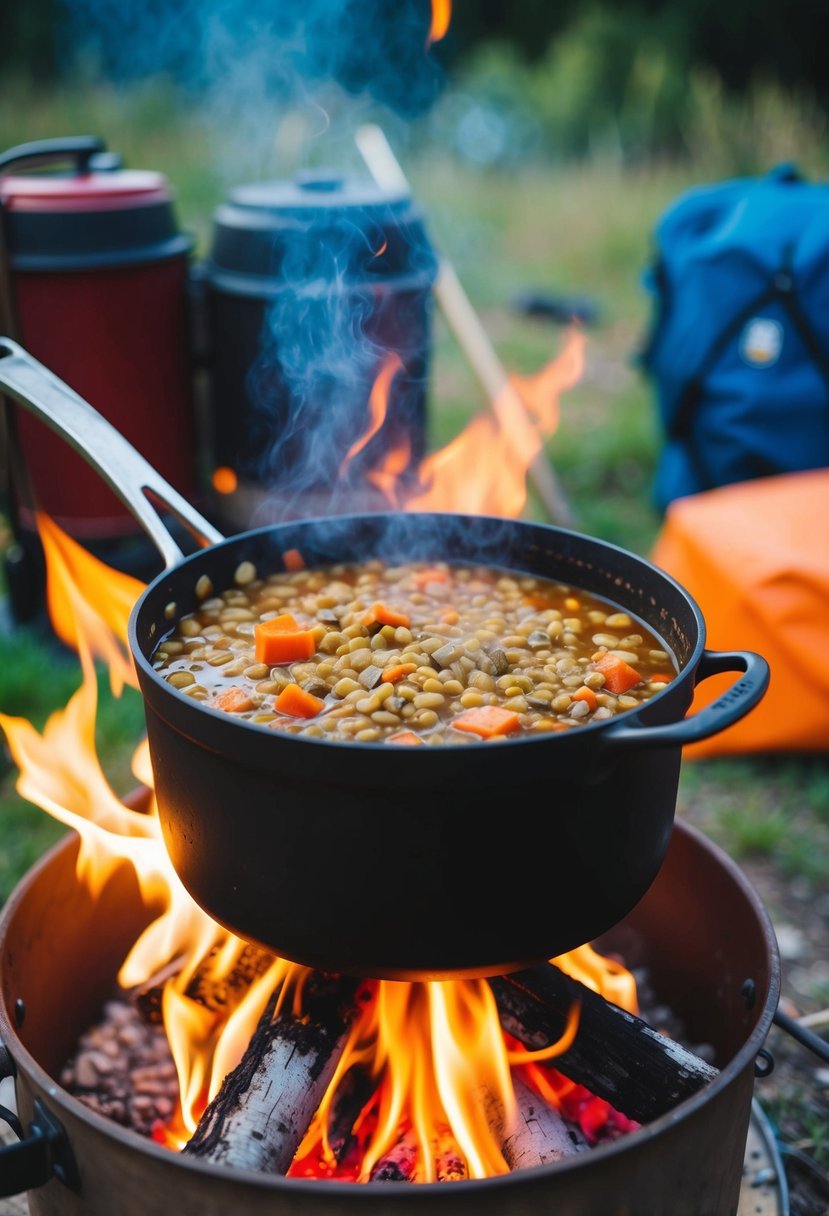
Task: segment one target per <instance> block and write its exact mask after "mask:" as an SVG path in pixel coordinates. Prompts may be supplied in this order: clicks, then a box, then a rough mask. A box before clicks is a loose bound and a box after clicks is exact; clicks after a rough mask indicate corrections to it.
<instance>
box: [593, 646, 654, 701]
mask: <svg viewBox="0 0 829 1216" xmlns="http://www.w3.org/2000/svg"><path fill="white" fill-rule="evenodd" d="M593 666H594V668H595V669H596V671H600V672H601V673H602V675H603V676H604V686H605V688H606V689H607V691H608V692H612V693H622V692H627V691H628V689H629V688H633V686H634V684H638V683H639V681H640V680H641V679H642V677H641V676H640V675H639V672H638V671H637V670H636V669H635V668H634V667H631V665H630V663H626V662H625V660H624V659H620V658H618V657H617V656H616V655H615V654H611V653H610V652H609V651H607V652H605V653H603V654H600V655H599V656H598V658H594V659H593Z"/></svg>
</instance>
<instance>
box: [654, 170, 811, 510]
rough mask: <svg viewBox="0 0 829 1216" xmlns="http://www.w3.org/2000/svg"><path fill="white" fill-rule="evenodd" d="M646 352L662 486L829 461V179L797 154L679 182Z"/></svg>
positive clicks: (670, 492)
mask: <svg viewBox="0 0 829 1216" xmlns="http://www.w3.org/2000/svg"><path fill="white" fill-rule="evenodd" d="M655 241H656V255H655V259H654V261H653V263H652V265H651V267H650V269H649V270H648V272H647V273H646V275H645V285H646V287H647V288H648V290H649V291H650V292H651V293H652V296H653V310H654V311H653V319H652V324H651V328H650V333H649V336H648V340H647V344H646V347H645V349H644V351H643V352H642V353H641V355H640V361H641V364H642V366H643V368H644V370H645V372H646V374H647V375H648V376H650V377H651V378H652V380H653V385H654V389H655V392H656V398H657V405H658V410H659V415H660V419H661V423H662V427H663V429H664V445H663V448H662V451H661V454H660V459H659V464H658V468H657V474H656V482H655V486H654V496H655V498H656V502H657V504H658V506H659V507H660V508H664V507H665V506H667V504H668V503H669V502H671V501H672V500H673V499H674V498H679V497H681V496H683V495H687V494H696V493H698V492H699V491H701V490H707V489H711V488H713V487H714V486H721V485H727V484H729V483H731V482H736V481H747V480H749V479H751V478H755V477H766V476H769V475H772V474H775V473H786V472H795V471H798V470H803V469H815V468H823V467H826V466H827V465H829V185H815V184H812V183H809V182H805V181H803V180H802V179H801V178H800V177H799V175H798V174H797V172H796V171H795V170H794V169H793V168H792V167H791V166H786V165H783V166H780V167H779V168H777V169H775V170H774V171H773V172H772V173H770V174H769V175H768V176H767V177H764V178H759V179H742V180H735V181H729V182H724V183H721V184H718V185H713V186H702V187H698V188H696V189H692V190H690V191H688V192H687V193H685V194H683V195H682V196H681V197H680V198H679V199H678V200H677V201H676V202H674V203H673V204H672V205H671V206H670V207H669V208H668V209H667V210H666V211H665V212H664V213H663V215H662V217H661V219H660V220H659V222H658V224H657V227H656V230H655Z"/></svg>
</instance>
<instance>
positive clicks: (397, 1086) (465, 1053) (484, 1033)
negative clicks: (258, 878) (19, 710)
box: [0, 332, 718, 1184]
mask: <svg viewBox="0 0 829 1216" xmlns="http://www.w3.org/2000/svg"><path fill="white" fill-rule="evenodd" d="M582 358H583V342H582V338H581V335H580V334H578V333H575V332H574V333H572V334H571V335H570V336H569V339H568V341H567V342H566V344H565V347H564V351H563V353H562V355H561V356H560V357H559V359H558V360H556V361H555V362H554V363H553V364H552V365H551V366H550V367H549V368H547V369H545V370H544V372H543V373H541V375H540V376H539V377H537V378H535V380H534V381H533V382H522V383H520V384H516V385H514V386H513V392H515V390H516V389H517V390H518V392H519V393H520V398H521V402H522V410H523V409H527V410H529V411H531V412H532V415H533V417H534V419H535V421H536V424H537V427H538V430H537V431H536V432H535V433H534V438H533V440H532V442H529V441H528V442H526V443H523V444H521V445H519V446H520V459H518V460H517V461H516V462H515V465H514V467H512V466H511V467H510V468H509V469H508V470H506V471H505V470H504V468H503V465H502V464H500V463H499V474H500V475H499V476H498V477H497V478H495V477H492V476H491V475H490V465H489V463H488V462H489V461H490V460H491V458H492V453H495V454H497V458H498V460H499V461H502V460H503V455H502V453H503V443H502V442H500V441H501V440H502V439H503V436H504V434H506V433H507V432H509V431H510V428H513V430H515V429H516V428H515V427H514V423H515V419H514V418H513V417H511V416H510V414H509V408H510V407H509V403H508V402H507V403H506V404H504V406H503V409H501V408H498V409H496V410H494V411H493V413H492V415H491V416H482V417H481V418H479V419H476V420H475V421H474V422H473V424H472V425H471V427H470V428H469V429H468V431H467V432H465V433H464V435H462V436H461V437H459V439H458V440H457V441H455V442H454V443H453V444H450V445H449V447H448V448H446V449H444V450H443V451H442V452H439V453H437V454H436V455H435V456H433V457H430V458H429V459H428V460H427V461H426V462H424V464H423V466H422V467H421V469H420V473H419V479H418V480H419V485H420V487H421V488H420V490H419V491H418V492H417V493H415V494H412V495H410V497H409V499H408V501H404V500H403V491H402V489H401V483H400V482H399V479H398V477H397V473H396V470H398V469H402V468H403V467H405V465H406V463H407V460H408V453H395V452H391V453H388V454H387V456H386V458H385V463H384V465H383V466H382V467H380V468H378V469H376V470H375V471H374V473H373V476H374V478H375V486H376V488H377V489H379V490H380V491H381V492H382V493H383V495H384V496H385V497H386V498H387V499H388V501H389V503H390V504H391V505H392V506H394V507H397V508H399V507H401V506H406V507H408V508H409V509H411V510H425V509H428V508H433V507H434V506H435V505H437V504H440V505H445V506H449V507H451V508H452V509H454V510H458V511H463V512H470V513H472V512H483V511H491V512H494V513H498V514H505V515H506V514H513V515H516V514H518V513H519V512H520V511H521V510H522V508H523V506H524V502H525V476H526V469H527V467H528V466H529V464H530V463H531V462H532V460H533V459H534V458H535V457H536V455H537V454H538V451H539V450H540V444H541V434H542V433H543V430H544V429H547V430H550V429H552V427H553V426H554V425H555V418H556V411H557V400H558V393H559V392H560V391H562V390H563V389H564V388H566V387H568V386H569V385H571V384H572V383H574V382H575V381H576V380H577V379H578V376H579V374H580V369H581V363H582ZM395 370H396V368H395V365H394V363H393V362H391V361H390V362H388V363H387V364H386V365H385V366H384V367H383V368H382V370H381V372H380V375H379V377H378V381H377V385H376V387H375V392H374V394H373V395H372V401H371V422H370V428H369V431H368V432H367V434H366V435H364V436H363V437H362V438H360V439H358V440H356V441H355V443H354V445H353V448H352V451H351V453H349V455H351V456H353V455H356V453H357V452H358V451H360V450H361V448H362V447H363V446H364V445H365V443H366V442H368V439H369V438H370V437H371V435H373V434H375V433H376V432H377V431H378V430H379V429H380V428H381V427H382V425H383V420H384V416H385V415H384V410H385V397H386V394H387V392H388V386H389V384H390V382H391V380H392V378H393V376H394V374H395ZM522 425H523V423H522ZM517 429H518V430H519V433H525V434H526V430H525V429H524V430H523V431H521V429H520V428H517ZM510 446H511V449H512V451H513V453H515V451H516V445H515V443H514V441H513V442H512V443H511V445H510ZM470 469H476V470H478V471H479V472H480V474H481V475H480V477H479V478H477V479H476V478H473V477H471V476H470V475H469V470H470ZM492 486H495V487H497V490H498V494H499V496H498V497H497V498H496V499H493V498H491V497H489V498H488V497H486V495H487V492H488V487H489V488H490V489H491V487H492ZM39 525H40V531H41V536H42V540H43V545H44V550H45V553H46V557H47V566H48V594H49V606H50V614H51V617H52V620H53V623H54V627H55V630H56V632H57V633H58V635H59V636H60V637H61V638H62V639H63V640H64V641H65V642H66V643H67V644H69V645H71V646H73V647H74V648H75V649H76V650H77V651H78V654H79V656H80V662H81V668H82V672H83V682H82V685H81V687H80V688H79V690H78V692H77V693H76V694H75V695H74V697H73V698H72V699H71V701H70V702H69V704H68V705H67V706H66V708H65V710H63V711H60V712H58V713H56V714H54V715H53V717H52V718H51V719H50V720H49V722H48V723H47V725H46V727H45V729H44V731H43V734H42V735H41V734H38V732H37V731H36V730H35V729H34V727H32V726H31V724H29V723H27V722H25V721H22V720H15V719H10V718H8V717H6V716H0V725H2V727H3V729H4V731H5V733H6V737H7V739H8V742H9V746H10V748H11V751H12V754H13V757H14V759H15V762H16V763H17V765H18V767H19V769H20V779H19V784H18V788H19V790H20V792H21V793H22V794H23V796H24V797H26V798H28V799H29V800H30V801H32V802H34V803H36V804H37V805H39V806H41V807H42V808H43V809H44V810H46V811H47V812H48V813H49V814H51V815H53V816H54V817H55V818H57V819H59V820H60V821H61V822H63V823H65V824H66V825H67V826H68V827H71V828H73V829H75V830H76V831H77V833H78V836H79V847H78V851H77V860H76V863H75V879H74V881H75V882H76V884H77V888H78V891H79V892H83V893H84V894H83V898H85V899H86V900H88V901H91V904H92V906H95V905H96V902H97V901H98V900H99V899H101V900H103V899H104V898H105V897H106V894H107V891H108V890H109V889H110V887H111V885H112V883H113V882H114V881H115V880H116V878H117V875H118V873H119V872H121V871H122V870H123V868H124V866H126V867H127V868H128V869H129V870H130V871H131V872H132V873H133V874H134V876H135V880H136V881H137V884H138V889H139V891H140V902H141V905H142V907H143V909H144V922H145V923H144V924H143V925H142V927H141V929H140V931H139V932H138V933H137V936H136V937H135V939H134V941H133V942H132V944H131V945H130V948H129V949H128V951H127V952H126V957H125V958H123V961H121V962H120V967H119V968H118V971H117V993H116V991H115V990H114V987H113V989H112V990H111V991H110V992H109V993H108V994H105V997H108V998H109V1000H108V1003H106V1001H105V1009H104V1014H103V1017H101V1015H100V1010H99V1013H98V1018H97V1020H94V1019H93V1022H92V1024H91V1025H87V1026H86V1028H85V1029H83V1028H82V1030H83V1032H82V1033H81V1034H80V1035H79V1037H78V1039H77V1040H76V1041H75V1043H74V1044H70V1050H69V1051H68V1052H67V1058H65V1059H64V1061H63V1062H62V1069H61V1074H62V1077H63V1079H64V1082H65V1084H66V1085H67V1087H68V1089H69V1090H70V1092H72V1093H73V1094H74V1095H75V1096H76V1098H77V1099H78V1100H79V1101H80V1102H81V1103H85V1104H86V1105H88V1106H90V1107H91V1108H92V1109H93V1110H94V1111H97V1112H101V1113H103V1114H104V1115H106V1116H109V1117H110V1118H114V1119H116V1120H117V1121H118V1122H120V1123H122V1124H125V1125H126V1126H127V1127H128V1128H131V1129H132V1130H138V1131H140V1132H142V1133H144V1134H145V1135H146V1136H148V1137H149V1139H150V1141H151V1142H152V1143H154V1144H155V1145H157V1146H162V1147H163V1149H164V1150H165V1151H167V1152H169V1153H171V1154H172V1155H177V1156H180V1157H181V1158H182V1159H184V1158H187V1159H192V1160H194V1161H208V1162H210V1163H212V1164H214V1165H219V1166H224V1167H231V1168H241V1169H244V1170H256V1171H260V1172H262V1173H264V1174H266V1175H267V1176H270V1177H274V1176H282V1175H285V1176H287V1177H289V1178H296V1179H314V1180H322V1179H324V1180H328V1181H329V1182H330V1181H332V1180H335V1181H336V1180H340V1181H348V1182H352V1183H376V1182H389V1181H392V1182H394V1181H396V1182H409V1183H426V1184H429V1183H449V1182H452V1183H458V1182H462V1181H463V1180H465V1179H470V1180H483V1179H487V1178H493V1177H494V1176H496V1175H506V1174H510V1173H518V1172H524V1171H527V1170H530V1171H532V1169H533V1167H542V1166H551V1165H555V1164H557V1163H560V1162H562V1161H563V1160H564V1159H565V1158H576V1157H581V1156H582V1155H583V1154H585V1153H586V1150H588V1149H590V1148H591V1147H593V1146H598V1148H597V1149H596V1153H597V1157H599V1156H601V1150H602V1146H604V1147H608V1146H609V1145H611V1144H613V1143H616V1142H619V1141H620V1140H623V1139H626V1138H627V1137H628V1134H629V1133H636V1132H637V1130H638V1129H639V1128H640V1126H641V1125H643V1124H648V1123H651V1122H657V1123H658V1121H659V1120H661V1119H663V1117H665V1116H668V1115H670V1114H671V1112H672V1111H673V1110H674V1109H675V1108H676V1107H677V1106H678V1105H679V1104H681V1103H682V1102H684V1101H685V1100H686V1099H691V1098H694V1097H695V1096H699V1095H701V1094H704V1093H705V1091H706V1089H708V1088H712V1087H715V1086H716V1084H717V1082H718V1071H717V1069H716V1068H715V1067H713V1065H712V1064H711V1063H709V1062H708V1061H707V1060H706V1059H703V1058H701V1056H700V1055H699V1054H698V1053H696V1052H693V1051H691V1050H689V1049H688V1048H687V1047H684V1046H683V1045H682V1044H681V1043H680V1042H678V1041H676V1040H675V1039H672V1038H670V1037H668V1036H666V1035H664V1034H661V1033H659V1029H660V1028H659V1026H656V1027H652V1026H650V1025H649V1024H648V1022H647V1021H645V1020H643V1019H642V1018H640V1016H639V1008H638V1004H637V991H636V982H635V980H634V977H633V975H632V973H631V972H630V971H628V970H626V968H625V966H624V965H623V964H622V962H621V961H620V960H619V958H618V957H617V956H616V955H614V954H600V953H597V951H596V950H595V949H594V948H592V947H591V946H590V945H587V944H585V945H583V946H582V947H580V948H579V949H577V950H574V951H572V952H570V953H568V954H566V955H563V956H561V957H559V958H556V959H554V960H552V962H551V963H548V964H542V965H541V966H535V967H531V968H526V969H524V970H523V971H519V972H517V973H514V974H510V975H505V976H499V977H492V978H490V979H456V980H445V981H431V982H402V981H399V980H398V981H389V980H382V979H363V980H357V979H352V978H350V977H349V976H347V975H338V974H331V973H328V972H321V971H312V970H309V969H308V968H305V967H301V966H299V965H297V964H294V963H290V962H287V961H286V960H284V959H281V958H276V957H274V956H273V955H272V954H269V953H268V952H267V951H265V950H263V949H261V948H259V947H257V946H252V945H250V944H249V943H247V942H245V941H243V940H241V939H240V938H238V937H235V936H234V935H233V934H232V933H230V932H229V931H228V930H226V929H224V928H222V927H221V926H220V925H219V924H217V923H216V922H215V921H213V920H212V919H211V918H210V917H209V916H208V915H207V914H206V913H205V912H203V911H202V910H201V909H200V908H199V906H198V905H197V904H196V903H195V902H194V901H193V900H192V898H191V897H190V895H188V894H187V892H186V891H185V889H184V888H183V886H182V885H181V882H180V881H179V879H178V877H177V876H176V874H175V872H174V870H173V868H172V866H171V864H170V861H169V859H168V856H167V852H166V850H165V846H164V843H163V840H162V835H161V829H160V826H159V820H158V817H157V813H156V806H155V800H154V795H153V778H152V770H151V767H150V764H149V754H148V751H147V749H146V746H145V745H144V744H142V745H140V746H139V747H138V749H137V751H136V753H135V757H134V762H133V771H134V773H135V777H136V781H137V782H138V784H139V795H138V796H137V798H136V799H134V800H133V801H132V804H130V802H129V801H123V800H121V799H119V798H118V797H116V796H115V794H114V793H113V792H112V790H111V788H110V787H109V785H108V783H107V781H106V778H105V776H104V774H103V772H102V771H101V768H100V765H99V762H98V760H97V757H96V754H95V749H94V735H95V714H96V691H97V685H96V676H95V666H94V664H95V660H96V659H100V660H103V661H105V662H106V663H107V665H108V667H109V671H110V678H111V681H112V684H113V687H114V688H115V689H116V690H120V689H121V688H122V687H123V686H124V685H132V686H135V675H134V672H133V669H132V665H131V662H130V658H129V651H128V649H127V641H126V623H127V619H128V616H129V612H130V608H131V606H132V604H133V603H134V601H135V599H136V597H137V595H138V594H139V593H140V591H141V585H140V584H138V583H136V581H135V580H134V579H131V578H129V577H128V576H125V575H122V574H118V573H116V572H115V571H113V570H110V569H108V568H107V567H105V566H102V565H101V564H100V563H99V562H97V561H96V559H94V558H92V557H91V556H90V555H89V554H88V553H87V552H86V551H84V550H83V549H82V548H80V547H79V546H78V545H77V544H76V543H75V542H73V541H72V540H71V539H70V538H69V537H67V536H66V535H65V534H64V533H63V532H62V531H61V530H60V529H59V528H58V527H57V526H56V525H55V524H54V523H53V522H52V521H50V520H49V519H48V518H46V517H41V519H40V521H39ZM309 847H313V842H311V841H309ZM550 882H551V883H552V882H555V873H554V868H553V867H551V873H550ZM590 897H591V895H590V892H589V890H586V891H585V892H584V898H585V899H587V900H589V899H590ZM451 931H452V927H451V925H447V932H449V933H451ZM94 945H95V943H94V942H93V943H92V948H93V949H94ZM114 980H115V976H114V975H113V976H112V981H113V982H114ZM711 1050H712V1052H713V1050H714V1049H713V1048H712V1049H711ZM142 1053H143V1055H142ZM706 1054H707V1053H706ZM119 1056H121V1057H124V1059H126V1060H127V1061H128V1066H126V1067H125V1066H124V1062H123V1059H122V1060H121V1062H120V1063H118V1064H117V1065H116V1064H115V1063H114V1062H113V1061H114V1060H115V1058H116V1057H119ZM102 1061H103V1063H102ZM113 1078H115V1079H116V1080H117V1086H118V1087H119V1088H118V1089H117V1092H115V1091H113V1089H112V1082H113ZM635 1138H636V1136H635V1135H634V1136H633V1139H635Z"/></svg>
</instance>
